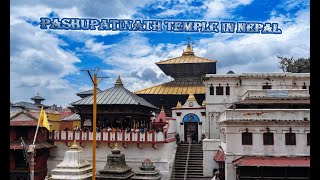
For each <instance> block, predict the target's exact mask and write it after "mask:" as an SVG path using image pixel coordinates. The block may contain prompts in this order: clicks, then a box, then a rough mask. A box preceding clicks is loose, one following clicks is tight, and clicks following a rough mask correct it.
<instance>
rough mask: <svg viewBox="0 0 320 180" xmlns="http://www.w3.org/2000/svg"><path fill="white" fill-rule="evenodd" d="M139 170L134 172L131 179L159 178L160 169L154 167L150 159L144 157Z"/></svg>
mask: <svg viewBox="0 0 320 180" xmlns="http://www.w3.org/2000/svg"><path fill="white" fill-rule="evenodd" d="M139 168H140V170H139V171H136V172H135V176H133V177H132V178H131V179H140V180H142V179H148V180H158V179H161V174H160V173H159V172H160V171H159V170H157V169H155V168H156V167H155V166H153V163H152V162H151V161H150V159H145V160H144V161H143V162H142V165H141V166H140V167H139Z"/></svg>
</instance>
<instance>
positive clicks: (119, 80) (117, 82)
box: [115, 75, 123, 86]
mask: <svg viewBox="0 0 320 180" xmlns="http://www.w3.org/2000/svg"><path fill="white" fill-rule="evenodd" d="M115 85H116V86H117V85H118V86H122V85H123V84H122V81H121V78H120V75H119V76H118V79H117V81H116V84H115Z"/></svg>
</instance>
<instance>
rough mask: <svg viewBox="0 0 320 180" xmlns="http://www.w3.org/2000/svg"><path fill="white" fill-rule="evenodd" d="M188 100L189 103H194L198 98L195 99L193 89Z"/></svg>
mask: <svg viewBox="0 0 320 180" xmlns="http://www.w3.org/2000/svg"><path fill="white" fill-rule="evenodd" d="M188 100H189V101H194V100H196V98H195V97H194V93H193V90H192V89H191V90H190V93H189V97H188Z"/></svg>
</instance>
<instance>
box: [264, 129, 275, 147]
mask: <svg viewBox="0 0 320 180" xmlns="http://www.w3.org/2000/svg"><path fill="white" fill-rule="evenodd" d="M267 131H268V132H266V133H263V145H273V144H274V142H273V133H271V132H270V129H269V128H267Z"/></svg>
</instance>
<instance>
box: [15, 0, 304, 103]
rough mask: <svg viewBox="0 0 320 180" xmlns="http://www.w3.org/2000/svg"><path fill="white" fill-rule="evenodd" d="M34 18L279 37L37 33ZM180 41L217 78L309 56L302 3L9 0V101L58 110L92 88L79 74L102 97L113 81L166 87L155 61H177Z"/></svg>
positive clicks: (298, 0) (272, 68)
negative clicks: (149, 22)
mask: <svg viewBox="0 0 320 180" xmlns="http://www.w3.org/2000/svg"><path fill="white" fill-rule="evenodd" d="M41 17H49V18H54V17H57V18H81V17H86V18H97V19H120V18H121V19H159V20H170V19H171V20H172V19H174V20H177V19H179V20H205V21H218V22H222V21H233V22H240V21H255V22H262V23H265V22H273V23H279V27H280V28H281V29H282V34H280V35H275V34H268V35H267V34H223V33H200V32H198V33H195V32H192V33H174V32H166V31H163V32H125V31H122V32H118V31H113V32H110V31H71V30H49V29H48V30H43V29H40V26H39V22H40V18H41ZM188 36H190V38H191V40H192V46H193V49H194V51H195V54H196V55H197V56H201V57H205V58H209V59H214V60H217V61H218V63H217V73H218V74H224V73H226V72H228V71H229V70H233V71H234V72H235V73H243V72H280V71H281V70H280V69H279V68H278V62H279V59H278V58H277V56H283V57H293V58H301V57H309V56H310V1H308V0H306V1H305V0H269V1H259V0H225V1H224V0H158V1H156V0H152V1H146V0H135V1H134V0H108V1H90V0H87V1H85V0H83V1H80V0H75V1H50V0H41V1H40V0H32V1H30V0H15V1H11V3H10V80H11V83H10V92H11V93H10V100H11V102H13V103H14V102H18V101H27V102H30V101H31V100H30V97H33V96H34V95H35V94H36V93H37V92H39V93H40V95H41V96H43V97H44V98H45V99H46V101H45V102H44V103H45V104H58V105H62V106H63V107H65V106H67V105H68V104H69V103H71V102H73V101H76V100H78V99H79V98H78V97H77V96H76V95H75V94H76V93H77V92H80V91H84V90H88V89H92V87H93V86H92V82H91V80H90V78H89V76H88V75H87V73H85V72H81V70H82V69H95V68H100V69H101V71H100V72H99V74H100V75H103V76H108V77H109V78H107V79H104V80H103V81H102V82H101V83H100V84H99V88H100V89H102V90H104V89H107V88H110V87H112V86H113V84H114V83H115V81H116V78H117V76H118V75H121V77H122V81H123V82H124V85H125V87H126V88H127V89H129V90H131V91H137V90H140V89H143V88H147V87H150V86H153V85H157V84H160V83H163V82H167V81H170V80H171V78H170V77H167V76H166V75H165V74H163V72H162V71H161V70H160V69H159V68H158V67H157V66H156V65H155V62H158V61H162V60H166V59H168V58H172V57H176V56H180V55H181V54H182V52H183V49H185V48H186V44H187V38H188Z"/></svg>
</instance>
